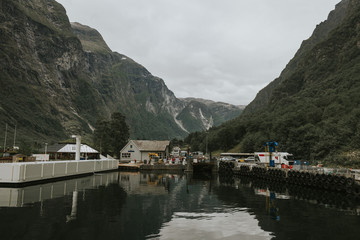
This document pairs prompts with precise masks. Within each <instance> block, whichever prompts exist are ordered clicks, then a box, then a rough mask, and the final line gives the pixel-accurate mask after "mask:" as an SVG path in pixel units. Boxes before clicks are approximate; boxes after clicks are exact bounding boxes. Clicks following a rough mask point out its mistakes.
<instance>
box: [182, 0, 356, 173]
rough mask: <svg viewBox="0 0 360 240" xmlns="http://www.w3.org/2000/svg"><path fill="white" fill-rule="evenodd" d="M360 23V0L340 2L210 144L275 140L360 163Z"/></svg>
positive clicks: (305, 152) (282, 146)
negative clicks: (272, 78)
mask: <svg viewBox="0 0 360 240" xmlns="http://www.w3.org/2000/svg"><path fill="white" fill-rule="evenodd" d="M359 26H360V1H359V0H343V1H341V2H340V3H339V4H337V5H336V8H335V10H334V11H332V12H331V13H330V14H329V17H328V20H326V21H325V22H323V23H321V24H319V25H318V26H317V27H316V29H315V31H314V33H313V35H312V36H311V37H310V38H309V39H308V40H306V41H304V42H303V44H302V45H301V47H300V49H299V51H298V52H297V53H296V55H295V56H294V58H293V59H292V60H291V61H290V62H289V64H288V65H287V66H286V68H285V69H284V71H283V72H282V73H281V75H280V77H279V78H278V79H275V80H274V81H273V82H271V83H270V84H269V85H268V86H267V87H265V88H264V89H263V90H261V91H260V92H259V94H258V95H257V96H256V98H255V99H254V101H252V103H251V104H250V105H249V106H247V107H246V108H245V110H244V114H241V115H240V116H239V117H238V118H236V119H233V120H230V121H229V122H227V123H225V124H224V125H222V126H221V127H219V128H215V129H214V130H213V131H211V132H210V133H209V136H208V139H209V147H210V148H211V149H222V150H229V149H232V148H233V149H232V150H236V151H244V152H253V151H263V145H264V142H266V141H270V140H271V141H278V142H279V150H280V151H288V152H292V153H294V154H295V155H296V156H297V157H298V158H302V159H306V160H313V161H317V160H325V162H327V163H329V162H331V163H333V164H339V165H343V166H344V165H349V166H355V165H356V166H359V167H360V158H359V157H357V156H359V154H358V152H359V148H360V147H359V146H360V124H359V119H360V40H359V39H360V27H359ZM204 136H205V133H203V134H202V136H199V135H195V134H192V135H190V136H189V137H188V139H187V141H189V142H195V141H194V139H196V138H197V139H199V140H200V139H201V140H203V139H204Z"/></svg>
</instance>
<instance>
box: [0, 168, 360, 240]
mask: <svg viewBox="0 0 360 240" xmlns="http://www.w3.org/2000/svg"><path fill="white" fill-rule="evenodd" d="M359 214H360V207H359V208H358V206H357V204H356V202H354V201H352V200H351V199H348V198H347V197H345V196H338V195H336V194H333V193H327V192H326V193H324V192H319V191H314V190H309V189H298V188H288V189H287V188H285V187H284V186H281V185H278V186H268V185H267V184H266V183H264V182H256V181H255V182H254V181H250V180H249V179H237V178H235V179H233V178H231V179H229V178H227V179H223V178H219V177H217V176H202V177H199V176H190V175H185V174H168V173H158V174H154V173H138V172H135V173H134V172H132V173H126V172H113V173H106V174H97V175H93V176H89V177H85V178H79V179H73V180H67V181H61V182H55V183H48V184H42V185H36V186H30V187H25V188H0V236H1V237H0V239H1V240H7V239H16V240H17V239H27V240H31V239H37V240H38V239H39V240H40V239H76V240H79V239H84V240H85V239H86V240H89V239H104V240H105V239H182V240H183V239H359V236H360V216H359Z"/></svg>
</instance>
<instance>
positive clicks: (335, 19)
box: [244, 0, 350, 114]
mask: <svg viewBox="0 0 360 240" xmlns="http://www.w3.org/2000/svg"><path fill="white" fill-rule="evenodd" d="M349 2H350V0H342V1H341V2H340V3H338V4H337V5H336V7H335V10H333V11H331V12H330V13H329V16H328V19H327V20H326V21H324V22H322V23H320V24H319V25H317V26H316V28H315V30H314V32H313V34H312V35H311V37H310V38H309V39H307V40H304V41H303V42H302V44H301V46H300V48H299V50H298V51H297V52H296V54H295V56H294V58H293V59H291V60H290V62H289V63H288V64H287V66H286V67H285V69H284V70H283V71H282V72H281V74H280V76H279V77H278V78H276V79H275V80H273V81H272V82H271V83H269V85H268V86H266V87H265V88H263V89H262V90H261V91H259V93H258V94H257V95H256V97H255V99H254V100H253V101H252V102H251V103H250V104H249V105H248V106H247V107H246V109H245V111H244V114H247V113H251V112H253V111H255V110H256V109H260V108H263V107H265V106H266V105H267V104H268V103H269V100H270V97H271V95H272V93H273V90H274V89H275V88H276V87H277V86H278V85H280V84H281V83H282V82H283V80H284V79H286V78H289V77H290V76H291V75H292V74H293V73H294V72H295V71H296V69H297V68H298V67H301V63H300V61H301V59H303V58H304V57H305V56H306V54H308V53H309V52H310V51H311V50H312V48H313V47H314V46H316V45H317V44H318V43H320V42H322V41H324V40H325V39H326V38H327V37H328V35H329V34H330V33H331V31H333V30H334V29H335V28H337V27H338V26H340V25H341V23H342V21H343V19H344V17H345V16H346V11H347V9H348V4H349Z"/></svg>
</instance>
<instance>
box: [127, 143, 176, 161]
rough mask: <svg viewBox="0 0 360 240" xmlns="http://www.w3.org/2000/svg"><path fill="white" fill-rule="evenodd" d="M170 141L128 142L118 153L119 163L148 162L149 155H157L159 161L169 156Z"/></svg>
mask: <svg viewBox="0 0 360 240" xmlns="http://www.w3.org/2000/svg"><path fill="white" fill-rule="evenodd" d="M169 145H170V141H153V140H130V141H129V142H128V143H127V144H126V145H125V147H123V149H121V151H120V161H122V162H129V161H137V162H138V161H139V162H149V153H150V154H153V153H155V154H157V156H158V157H159V159H166V158H167V157H168V156H169Z"/></svg>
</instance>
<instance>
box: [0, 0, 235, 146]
mask: <svg viewBox="0 0 360 240" xmlns="http://www.w3.org/2000/svg"><path fill="white" fill-rule="evenodd" d="M0 82H1V88H0V96H1V101H0V124H1V125H0V126H1V129H3V127H2V126H4V130H5V124H6V123H7V124H8V125H9V128H8V129H9V131H8V136H11V134H12V132H13V131H14V128H15V125H16V128H17V136H18V137H17V139H19V140H18V141H25V142H26V141H29V142H45V141H58V140H61V139H64V138H65V139H66V138H69V136H70V135H72V134H81V135H82V136H84V137H85V138H88V139H90V136H91V134H92V131H93V129H94V127H95V123H96V121H97V120H98V119H100V118H109V117H110V115H111V113H113V112H116V111H120V112H121V113H123V114H124V115H125V116H126V119H127V122H128V124H129V126H130V131H131V137H132V138H143V139H171V138H175V137H184V136H186V135H187V133H188V132H191V131H194V130H202V129H205V128H207V127H208V126H209V123H210V122H211V119H216V121H214V124H220V123H221V119H224V121H225V120H227V119H229V116H235V115H237V114H239V109H238V108H237V107H234V108H231V107H229V108H227V109H228V111H227V110H225V109H219V111H216V110H214V109H216V106H217V105H218V104H217V103H214V107H211V105H212V104H210V105H206V108H205V107H204V106H205V105H201V106H200V107H201V109H202V110H201V111H204V112H206V114H204V115H203V116H198V115H197V116H195V117H193V116H192V115H191V113H190V112H188V111H186V110H184V109H187V108H188V107H189V104H190V103H189V102H188V101H184V100H181V99H178V98H176V97H175V95H174V93H173V92H172V91H170V90H169V89H168V88H167V86H166V85H165V83H164V81H163V80H162V79H160V78H158V77H155V76H153V75H152V74H151V73H150V72H149V71H147V70H146V68H144V67H143V66H141V65H140V64H138V63H136V62H135V61H133V60H132V59H131V58H129V57H127V56H124V55H122V54H119V53H116V52H113V51H112V50H111V49H110V48H109V47H108V46H107V44H106V43H105V41H104V39H103V38H102V36H101V35H100V33H99V32H98V31H96V30H95V29H92V28H90V27H88V26H84V25H81V24H79V23H70V22H69V19H68V17H67V15H66V11H65V9H64V8H63V7H62V5H60V4H58V3H57V2H56V1H54V0H2V1H1V2H0ZM200 107H199V109H200ZM205 109H212V110H211V111H208V110H205ZM198 111H200V110H198ZM180 114H181V115H180ZM179 115H180V116H179ZM222 115H224V116H222ZM225 115H226V117H225ZM185 119H186V120H185ZM183 121H184V123H183ZM11 131H12V132H11ZM3 136H4V134H1V137H3ZM8 142H11V139H8Z"/></svg>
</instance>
